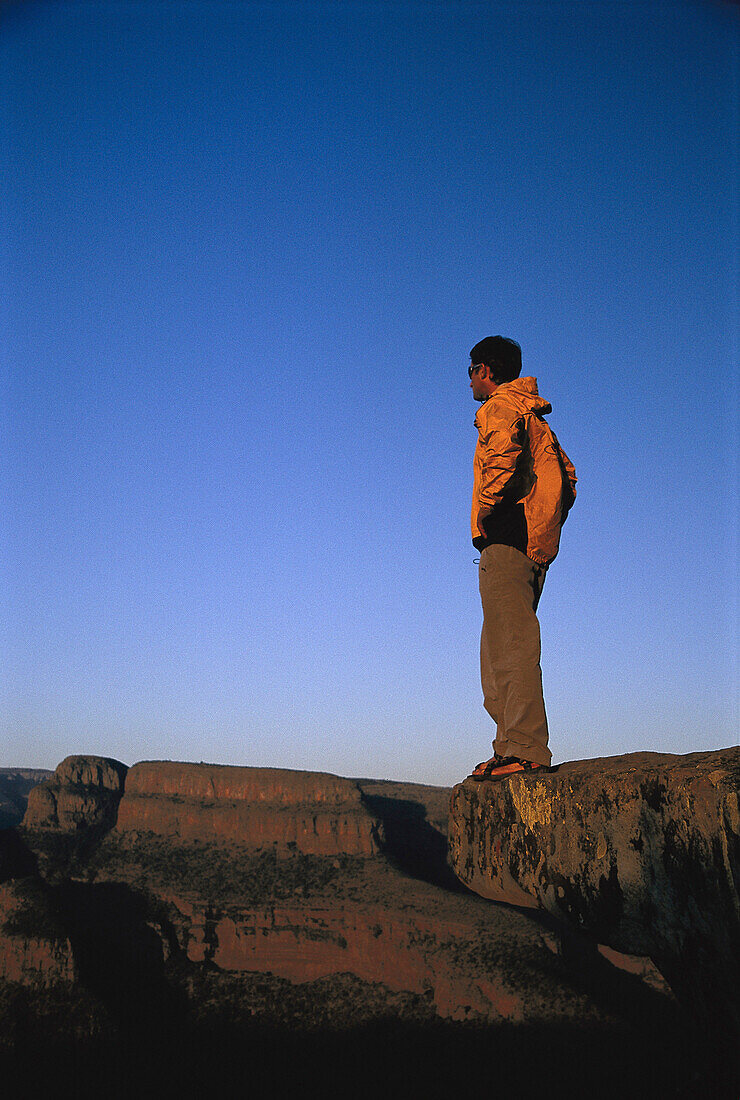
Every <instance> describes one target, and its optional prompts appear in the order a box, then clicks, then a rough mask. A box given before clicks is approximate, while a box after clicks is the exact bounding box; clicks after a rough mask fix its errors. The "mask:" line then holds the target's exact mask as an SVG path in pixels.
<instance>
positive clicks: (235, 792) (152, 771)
mask: <svg viewBox="0 0 740 1100" xmlns="http://www.w3.org/2000/svg"><path fill="white" fill-rule="evenodd" d="M116 832H117V833H118V834H121V835H126V834H139V833H142V832H146V833H153V834H155V835H157V836H160V837H167V838H170V839H171V840H178V841H192V840H200V841H203V842H211V841H213V840H220V841H222V842H225V843H233V844H237V845H243V846H247V847H252V848H263V847H269V846H271V845H279V846H282V847H293V848H295V849H297V850H298V851H300V852H305V853H308V854H312V855H323V856H336V855H339V854H344V855H356V856H372V855H374V854H375V853H377V851H378V844H379V838H380V826H379V823H378V821H377V820H376V818H374V817H373V816H372V815H371V814H370V812H369V811H368V809H367V806H366V804H365V802H364V800H363V798H362V794H361V791H360V788H359V787H358V785H357V783H355V782H354V781H353V780H351V779H342V778H340V777H339V776H336V775H326V774H323V773H319V772H298V771H287V770H282V769H279V768H240V767H230V766H226V765H219V764H186V763H185V764H184V763H173V762H170V761H156V762H144V763H141V764H135V765H134V766H133V767H132V768H131V769H130V771H129V773H128V776H127V778H126V791H125V794H124V796H123V799H122V801H121V804H120V807H119V809H118V818H117V823H116Z"/></svg>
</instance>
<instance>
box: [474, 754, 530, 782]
mask: <svg viewBox="0 0 740 1100" xmlns="http://www.w3.org/2000/svg"><path fill="white" fill-rule="evenodd" d="M538 768H541V769H542V770H543V771H547V768H546V766H545V765H544V764H537V763H535V761H534V760H520V759H519V757H518V756H499V755H498V753H494V754H493V756H492V757H491V759H490V760H484V761H483V762H482V763H480V764H476V766H475V768H474V769H473V772H472V774H471V776H470V778H471V779H477V780H479V781H480V780H483V779H503V777H504V776H506V775H515V774H516V773H517V772H531V771H535V770H536V769H538Z"/></svg>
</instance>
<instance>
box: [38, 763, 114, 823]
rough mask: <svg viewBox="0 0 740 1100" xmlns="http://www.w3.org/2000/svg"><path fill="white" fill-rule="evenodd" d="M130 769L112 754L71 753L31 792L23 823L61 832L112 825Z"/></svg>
mask: <svg viewBox="0 0 740 1100" xmlns="http://www.w3.org/2000/svg"><path fill="white" fill-rule="evenodd" d="M126 771H127V768H126V765H125V764H122V763H121V762H120V761H119V760H112V759H109V758H108V757H104V756H68V757H67V758H66V759H65V760H63V761H62V762H61V764H59V766H58V767H57V768H56V770H55V772H54V774H53V775H52V776H51V778H50V779H47V780H46V781H45V782H43V783H40V784H39V785H38V786H36V787H33V788H32V789H31V790H30V791H29V794H28V805H27V807H26V813H25V816H24V818H23V824H24V825H25V826H26V827H27V828H35V829H58V830H60V831H61V832H76V831H78V830H81V829H89V828H90V827H96V828H99V829H109V828H111V827H112V825H113V824H114V822H115V820H116V813H117V811H118V803H119V802H120V800H121V796H122V794H123V784H124V781H125V778H126Z"/></svg>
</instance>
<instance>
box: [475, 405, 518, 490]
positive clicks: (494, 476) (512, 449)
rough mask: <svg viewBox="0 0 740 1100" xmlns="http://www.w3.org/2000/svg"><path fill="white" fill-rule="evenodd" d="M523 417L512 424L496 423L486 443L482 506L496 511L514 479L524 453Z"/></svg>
mask: <svg viewBox="0 0 740 1100" xmlns="http://www.w3.org/2000/svg"><path fill="white" fill-rule="evenodd" d="M523 431H524V421H523V420H522V418H521V417H512V418H511V419H510V420H509V419H506V420H502V419H498V418H497V419H496V420H494V421H493V423H492V424H491V425H490V431H487V432H486V434H485V435H484V437H483V439H482V443H483V468H482V470H481V481H480V493H479V500H480V503H481V505H486V506H488V507H489V508H493V507H494V506H495V505H496V504H498V503H499V502H500V501H501V500H502V499H503V496H504V494H505V492H506V489H507V487H508V486H509V484H510V482H511V481H512V479H513V478H514V476H515V474H516V470H517V462H518V459H519V457H520V455H521V453H522V432H523Z"/></svg>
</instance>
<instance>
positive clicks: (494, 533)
mask: <svg viewBox="0 0 740 1100" xmlns="http://www.w3.org/2000/svg"><path fill="white" fill-rule="evenodd" d="M549 412H552V406H551V405H550V403H549V402H548V401H545V400H544V398H542V397H540V396H539V394H538V393H537V379H536V378H515V379H514V381H513V382H504V383H502V384H501V385H500V386H499V387H498V388H497V389H496V390H495V392H494V393H493V394H492V395H491V396H490V397H489V398H488V400H487V401H485V402H484V403H483V405H481V407H480V409H479V410H478V414H477V416H476V418H475V426H476V428H477V429H478V443H477V444H476V448H475V463H474V480H473V507H472V512H471V529H472V534H473V544H474V545H475V546H476V547H477V549H478V550H482V549H483V547H484V546H489V545H490V544H491V543H506V544H507V545H509V546H515V547H516V548H517V549H518V550H521V552H522V553H523V554H526V555H527V557H528V558H531V559H532V561H536V562H537V563H538V564H539V565H549V564H550V562H551V561H553V560H554V559H555V556H556V555H557V552H558V546H559V544H560V528H561V527H562V525H563V523H564V522H565V518H566V516H567V515H568V511H569V510H570V507H571V505H572V504H573V501H574V500H575V496H576V472H575V470H574V468H573V463H572V462H571V461H570V459H569V458H568V456H567V455H566V454H565V452H564V451H563V450H562V449H561V447H560V445H559V443H558V441H557V439H556V437H555V433H554V432H553V431H552V429H551V428H550V425H549V424H548V423H547V421H546V420H545V419H544V416H545V414H546V413H549ZM486 509H490V511H489V512H488V514H484V518H483V521H482V524H481V526H479V525H478V516H479V513H480V512H481V510H482V511H483V512H484V513H485V512H486Z"/></svg>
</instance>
